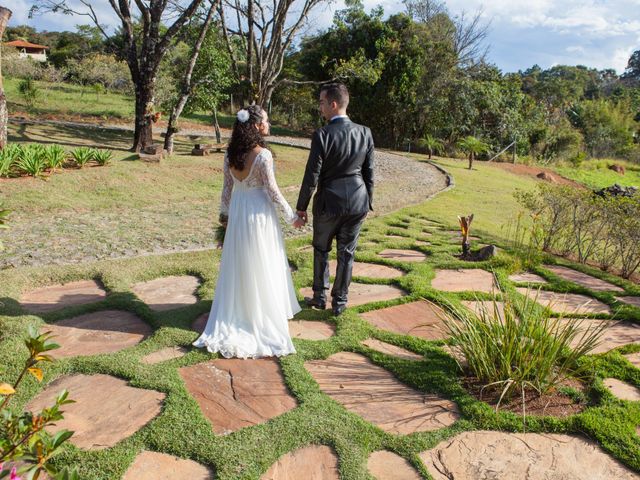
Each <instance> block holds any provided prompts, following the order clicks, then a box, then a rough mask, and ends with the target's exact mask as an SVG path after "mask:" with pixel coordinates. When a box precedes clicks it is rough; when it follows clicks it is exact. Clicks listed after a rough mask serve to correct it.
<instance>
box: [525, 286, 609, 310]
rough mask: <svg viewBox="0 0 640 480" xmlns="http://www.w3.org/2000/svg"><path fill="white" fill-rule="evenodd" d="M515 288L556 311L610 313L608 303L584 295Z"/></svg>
mask: <svg viewBox="0 0 640 480" xmlns="http://www.w3.org/2000/svg"><path fill="white" fill-rule="evenodd" d="M516 290H517V291H518V293H521V294H522V295H526V296H528V297H529V298H530V299H531V300H536V301H537V302H538V303H539V304H540V305H542V306H544V307H549V308H550V309H551V310H553V311H554V312H558V313H576V314H587V313H611V309H610V308H609V306H608V305H606V304H604V303H602V302H601V301H599V300H596V299H595V298H591V297H587V296H586V295H579V294H577V293H558V292H549V291H547V290H530V289H528V288H516ZM536 297H537V298H536Z"/></svg>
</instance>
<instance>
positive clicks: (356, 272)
mask: <svg viewBox="0 0 640 480" xmlns="http://www.w3.org/2000/svg"><path fill="white" fill-rule="evenodd" d="M337 266H338V262H337V261H336V260H330V261H329V272H330V273H331V274H332V275H333V274H335V272H336V267H337ZM351 275H352V276H354V277H369V278H398V277H402V276H403V275H405V273H404V272H403V271H402V270H399V269H397V268H393V267H388V266H386V265H379V264H377V263H364V262H353V270H352V271H351Z"/></svg>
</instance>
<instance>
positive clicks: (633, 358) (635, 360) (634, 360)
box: [625, 340, 640, 368]
mask: <svg viewBox="0 0 640 480" xmlns="http://www.w3.org/2000/svg"><path fill="white" fill-rule="evenodd" d="M636 343H640V340H638V342H636ZM625 357H626V359H627V360H629V361H630V362H631V365H633V366H634V367H636V368H640V352H636V353H630V354H628V355H625Z"/></svg>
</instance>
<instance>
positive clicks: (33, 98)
mask: <svg viewBox="0 0 640 480" xmlns="http://www.w3.org/2000/svg"><path fill="white" fill-rule="evenodd" d="M18 92H19V93H20V95H22V97H23V98H24V101H25V102H26V103H27V108H33V107H34V106H35V104H36V103H37V101H38V100H39V99H40V89H39V88H38V86H37V85H36V82H35V81H34V80H33V78H31V77H27V78H25V79H24V80H22V81H21V82H20V83H19V84H18Z"/></svg>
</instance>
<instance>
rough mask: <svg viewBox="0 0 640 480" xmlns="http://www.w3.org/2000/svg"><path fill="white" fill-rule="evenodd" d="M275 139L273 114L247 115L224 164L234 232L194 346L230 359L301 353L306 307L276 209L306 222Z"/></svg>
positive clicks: (253, 110) (242, 114)
mask: <svg viewBox="0 0 640 480" xmlns="http://www.w3.org/2000/svg"><path fill="white" fill-rule="evenodd" d="M268 134H269V120H268V118H267V112H265V111H264V110H263V109H262V108H261V107H259V106H257V105H251V106H249V107H246V108H244V109H242V110H240V111H239V112H238V114H237V120H236V122H235V123H234V125H233V133H232V135H231V140H230V141H229V146H228V148H227V154H226V155H225V159H224V187H223V189H222V202H221V208H220V220H221V223H223V225H224V224H226V227H227V229H226V234H225V238H224V245H223V247H222V259H221V261H220V271H219V275H218V282H217V285H216V290H215V296H214V300H213V305H212V307H211V313H210V314H209V320H208V321H207V325H206V327H205V328H204V331H203V332H202V334H201V335H200V337H199V338H198V340H196V341H195V342H194V343H193V345H195V346H196V347H206V348H207V350H208V351H210V352H212V353H216V352H219V353H220V354H222V355H223V356H224V357H227V358H230V357H239V358H258V357H268V356H273V355H276V356H281V355H287V354H290V353H295V348H294V347H293V343H292V342H291V337H290V335H289V324H288V319H290V318H292V317H293V316H294V315H295V314H296V313H297V312H299V311H300V305H299V304H298V301H297V299H296V294H295V290H294V288H293V282H292V280H291V272H290V270H289V264H288V261H287V256H286V253H285V249H284V241H283V238H282V231H281V229H280V223H279V221H278V215H277V214H276V208H275V207H278V208H279V210H280V211H281V213H282V215H283V217H284V219H285V220H286V221H287V222H288V223H290V224H293V225H295V226H301V225H302V223H303V222H302V220H300V219H299V218H298V216H297V215H296V214H295V213H294V212H293V210H292V209H291V207H290V206H289V204H288V203H287V201H286V200H285V198H284V197H283V196H282V194H281V193H280V190H279V189H278V185H277V184H276V180H275V176H274V173H273V157H272V155H271V152H270V151H269V150H268V149H267V148H266V144H265V141H264V138H263V136H264V135H268Z"/></svg>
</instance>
